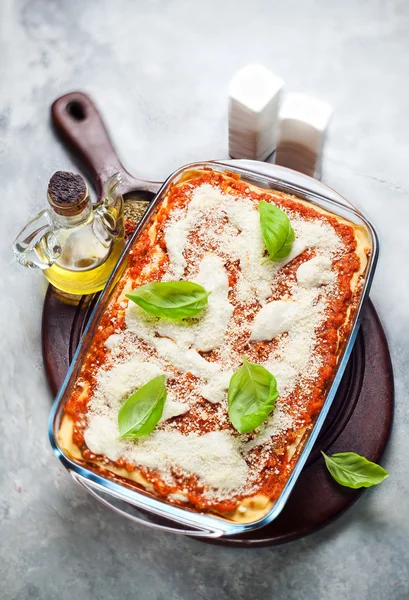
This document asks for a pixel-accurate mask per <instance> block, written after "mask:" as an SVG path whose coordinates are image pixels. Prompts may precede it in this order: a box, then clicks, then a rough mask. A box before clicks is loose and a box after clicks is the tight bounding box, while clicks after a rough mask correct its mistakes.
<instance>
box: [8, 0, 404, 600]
mask: <svg viewBox="0 0 409 600" xmlns="http://www.w3.org/2000/svg"><path fill="white" fill-rule="evenodd" d="M408 27H409V3H408V2H407V0H389V1H388V2H384V1H383V0H382V1H377V0H373V1H371V0H366V1H364V0H362V1H359V2H353V1H352V0H344V1H343V2H339V1H337V0H331V1H329V0H309V1H305V2H302V1H301V0H300V1H298V2H297V1H295V0H288V1H286V2H283V1H273V0H252V2H247V1H244V0H218V1H216V0H207V2H203V3H199V2H194V1H191V2H189V1H188V0H185V1H183V0H173V1H171V0H169V1H165V0H164V1H159V0H156V1H154V0H151V1H147V0H145V1H142V0H135V1H133V2H132V1H125V0H115V2H112V1H109V0H106V1H100V2H94V1H92V0H70V1H69V2H68V1H66V2H64V1H63V0H54V1H52V0H14V1H13V0H0V189H1V195H2V218H1V236H0V246H1V274H2V285H1V289H2V293H1V296H0V302H1V311H0V325H1V334H0V335H1V363H0V369H1V372H0V378H1V379H0V381H1V386H0V388H1V392H0V393H1V397H2V399H1V410H0V431H1V438H0V455H1V470H0V590H1V591H0V597H1V598H2V600H12V599H13V600H17V599H18V600H28V599H30V600H36V599H40V600H49V599H50V600H51V599H53V600H54V599H61V600H71V599H73V598H78V599H79V600H91V599H94V598H98V599H99V600H105V599H106V600H113V599H115V600H116V599H121V600H128V599H131V598H132V599H135V598H136V599H143V600H145V599H146V600H161V599H165V598H166V600H170V599H172V600H177V599H183V600H185V599H186V600H188V599H191V598H192V599H193V598H197V599H208V598H209V599H210V598H217V599H240V600H242V599H245V600H247V599H250V598H257V599H270V598H275V599H278V600H298V599H301V598H306V599H308V600H310V599H311V600H312V599H314V600H338V599H341V598H342V599H346V600H369V599H371V600H389V599H390V600H404V599H407V598H409V580H408V578H409V541H408V540H409V502H408V493H409V483H408V481H409V466H408V465H409V463H408V447H409V443H408V427H409V411H408V397H407V395H408V389H409V375H408V368H407V367H408V362H409V308H408V298H409V274H408V253H409V242H408V240H409V236H408V223H409V201H408V188H409V183H408V164H409V163H408V159H409V141H408V140H409V119H408V96H409V84H408V67H409V64H408V63H409V58H408V57H409V35H408ZM253 61H258V62H261V63H263V64H264V65H265V66H266V67H268V68H270V69H271V70H272V71H274V72H275V73H277V74H278V75H279V76H281V77H282V78H283V79H284V80H285V82H286V89H287V90H292V91H305V92H309V93H311V94H314V95H317V96H319V97H321V98H323V99H324V100H327V101H329V102H330V103H332V104H333V105H334V106H335V108H336V112H335V118H334V120H333V124H332V126H331V132H330V137H329V140H328V145H327V152H326V157H325V164H324V168H325V173H324V181H326V182H327V183H329V184H330V185H332V186H333V187H334V188H336V189H337V190H339V191H340V192H341V193H344V195H346V196H347V197H348V198H350V199H351V200H352V201H353V202H355V203H356V204H357V206H359V207H360V208H361V209H362V210H363V211H364V212H365V213H366V215H367V216H368V217H369V218H370V219H371V220H372V221H373V223H374V225H375V227H376V228H377V230H378V232H379V236H380V241H381V256H380V262H379V268H378V271H377V275H376V279H375V283H374V286H373V292H372V298H373V300H374V302H375V305H376V307H377V309H378V311H379V314H380V316H381V318H382V321H383V324H384V326H385V330H386V334H387V337H388V340H389V343H390V348H391V352H392V358H393V364H394V370H395V377H396V417H395V423H394V430H393V435H392V439H391V443H390V445H389V448H388V451H387V453H386V456H385V458H384V461H383V463H384V464H385V465H386V466H387V468H389V469H390V471H391V477H390V478H389V479H388V480H387V481H386V482H385V483H383V484H382V485H381V486H379V488H374V489H372V490H369V491H368V492H367V493H366V494H365V495H364V496H363V497H362V498H361V500H360V501H359V502H358V503H357V504H356V505H355V506H354V507H353V508H352V509H351V510H350V511H349V512H348V513H347V514H346V515H344V516H343V517H342V518H341V519H339V520H338V521H337V522H335V523H334V524H332V525H330V526H329V527H327V528H325V529H324V530H322V531H321V532H319V533H317V534H315V535H312V536H310V537H308V538H305V539H303V540H300V541H298V542H294V543H292V544H288V545H286V546H283V547H279V548H268V549H262V550H253V551H240V550H231V549H224V548H218V547H212V546H209V545H206V544H200V543H198V542H195V541H192V540H189V539H183V538H180V537H174V536H171V535H166V534H162V533H157V532H152V531H149V530H147V529H145V528H142V527H136V526H133V525H131V524H129V523H128V522H127V521H125V520H123V519H121V518H120V517H118V516H116V515H115V514H113V513H111V512H110V511H108V510H107V509H105V508H103V507H101V506H99V505H98V504H97V503H96V502H95V501H94V500H93V499H91V498H90V497H88V496H87V495H86V494H85V493H84V492H83V491H82V490H80V489H77V487H76V486H75V485H74V484H73V482H72V481H71V479H70V477H69V476H68V475H67V473H66V472H65V471H64V469H63V467H62V466H61V465H60V464H59V463H58V461H57V460H56V459H55V458H54V456H53V455H52V453H51V450H50V447H49V443H48V440H47V416H48V412H49V409H50V405H51V397H50V394H49V391H48V388H47V383H46V380H45V376H44V372H43V365H42V359H41V350H40V320H41V309H42V302H43V298H44V293H45V289H46V286H45V282H44V280H43V279H42V277H41V275H40V274H39V273H36V272H30V271H28V270H24V269H22V268H20V267H19V266H17V265H16V264H15V263H14V262H13V259H12V256H11V252H10V244H11V242H12V239H13V237H14V236H15V234H16V233H17V231H18V230H19V228H20V227H21V226H22V225H23V224H24V223H25V221H26V220H27V218H28V217H29V215H33V214H35V213H36V212H37V211H38V210H39V209H40V208H41V207H43V206H44V202H45V189H46V183H47V180H48V178H49V176H50V175H51V174H52V172H53V171H55V170H56V169H66V168H71V167H72V163H71V161H70V159H69V158H68V156H67V154H66V152H65V151H64V149H63V148H62V147H61V145H60V144H59V143H58V141H57V140H56V139H55V137H54V135H53V133H52V131H51V129H50V127H49V123H48V119H49V106H50V103H51V101H52V100H53V99H54V98H56V97H57V96H59V95H61V94H63V93H65V92H67V91H70V90H74V89H84V90H86V91H87V92H89V93H91V94H92V95H93V96H94V97H95V99H96V100H97V103H98V105H99V107H100V109H101V111H102V112H103V114H104V116H105V117H106V120H107V122H108V124H109V127H110V130H111V133H112V136H113V139H114V141H115V143H116V145H117V147H118V148H119V149H120V150H121V153H122V157H123V159H124V161H125V163H126V164H127V165H128V166H129V168H130V169H131V170H133V171H137V172H138V171H139V172H140V173H145V174H147V175H149V176H150V177H151V178H155V179H161V178H163V177H165V175H166V174H168V173H169V172H170V171H171V170H173V169H174V168H176V167H178V166H180V165H181V164H183V163H186V162H189V161H192V160H195V159H206V158H219V157H225V156H227V154H226V152H227V135H226V85H227V82H228V81H229V79H230V77H231V76H232V75H233V73H234V72H235V71H236V70H237V69H238V68H240V67H241V66H243V65H244V64H246V63H249V62H253ZM365 426H366V424H365V423H362V427H363V428H365Z"/></svg>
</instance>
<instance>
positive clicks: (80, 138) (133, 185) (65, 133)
mask: <svg viewBox="0 0 409 600" xmlns="http://www.w3.org/2000/svg"><path fill="white" fill-rule="evenodd" d="M51 120H52V122H53V125H54V127H55V128H56V130H57V131H58V133H59V134H60V136H61V137H62V139H63V141H64V142H65V143H66V144H67V145H68V146H69V147H70V149H71V151H72V152H73V153H74V154H75V155H76V156H77V158H78V159H79V160H80V162H81V163H82V164H84V165H85V167H86V168H87V170H88V171H89V174H90V175H91V177H92V180H93V183H94V185H95V189H96V191H97V194H98V199H99V200H100V199H101V198H102V193H103V185H104V182H106V181H107V180H108V179H109V178H110V177H111V176H112V175H114V174H115V173H120V175H121V177H122V189H121V191H122V193H124V194H125V193H127V192H130V191H133V190H146V191H149V192H152V193H156V192H157V191H158V189H159V188H160V186H161V184H160V183H157V182H153V181H147V180H144V179H139V178H137V177H134V176H133V175H131V174H130V173H129V172H128V171H127V170H126V169H125V167H124V166H123V165H122V163H121V161H120V160H119V158H118V155H117V153H116V151H115V149H114V147H113V145H112V142H111V140H110V137H109V135H108V132H107V129H106V127H105V125H104V122H103V120H102V118H101V116H100V114H99V112H98V110H97V108H96V106H95V104H94V103H93V101H92V100H91V98H90V97H89V96H87V95H86V94H84V93H83V92H71V93H69V94H65V95H64V96H61V97H60V98H57V100H55V102H53V104H52V106H51Z"/></svg>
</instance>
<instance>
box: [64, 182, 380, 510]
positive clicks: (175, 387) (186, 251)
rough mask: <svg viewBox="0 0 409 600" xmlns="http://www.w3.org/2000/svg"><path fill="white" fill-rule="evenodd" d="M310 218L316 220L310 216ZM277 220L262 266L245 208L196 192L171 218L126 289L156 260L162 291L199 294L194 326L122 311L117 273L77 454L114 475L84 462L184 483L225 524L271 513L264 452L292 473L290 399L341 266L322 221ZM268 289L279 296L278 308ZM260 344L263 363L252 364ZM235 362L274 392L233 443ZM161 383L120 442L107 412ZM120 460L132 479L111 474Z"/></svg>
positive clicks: (253, 217) (310, 378) (249, 205)
mask: <svg viewBox="0 0 409 600" xmlns="http://www.w3.org/2000/svg"><path fill="white" fill-rule="evenodd" d="M250 189H251V190H257V193H262V190H258V189H257V188H254V187H252V186H249V190H250ZM293 200H294V199H293ZM299 202H300V204H305V203H304V202H303V201H299ZM162 206H164V207H166V200H165V201H164V203H163V205H162ZM318 214H327V213H325V211H323V210H322V209H317V215H318ZM289 217H290V219H291V224H292V226H293V228H294V231H295V234H296V239H295V242H294V244H293V247H292V250H291V253H290V255H289V256H288V257H287V258H286V259H283V260H281V261H278V262H271V261H270V262H266V261H265V259H266V250H265V246H264V243H263V240H262V236H261V231H260V223H259V214H258V210H257V204H256V203H255V202H254V201H253V199H251V198H250V197H246V195H242V196H237V195H234V194H232V195H230V194H228V193H225V192H222V191H221V190H220V189H219V188H218V187H214V186H212V185H209V184H208V183H204V184H202V185H200V186H199V187H195V188H193V190H192V191H191V193H190V197H189V202H188V203H187V205H186V206H184V207H183V208H176V209H173V210H172V211H171V212H170V215H169V217H168V218H167V221H166V227H165V230H164V239H165V243H166V250H167V252H166V253H164V251H163V250H162V249H161V248H160V247H159V246H157V245H156V246H155V249H154V250H152V252H151V256H150V262H149V264H146V265H145V266H143V268H142V269H141V271H140V279H139V280H138V279H137V280H136V284H137V285H141V284H142V283H145V282H146V280H144V278H145V277H148V281H149V280H150V279H149V275H150V272H151V269H152V265H156V266H159V265H160V264H161V260H163V257H164V256H165V258H166V257H167V260H168V263H167V266H166V269H165V270H164V272H163V275H162V276H161V279H162V280H163V281H169V280H178V279H182V278H183V279H188V280H191V281H195V282H197V283H200V284H201V285H202V286H203V287H205V288H206V290H207V291H210V292H211V294H210V296H209V300H208V306H207V307H206V309H205V310H204V311H203V312H202V314H201V315H200V316H199V317H197V318H192V319H186V320H184V321H182V322H179V321H171V320H169V319H159V318H156V317H153V316H151V315H148V314H147V313H145V312H144V311H143V310H142V309H141V308H140V307H139V306H137V305H135V304H133V303H132V302H129V301H128V300H127V299H126V297H125V293H126V292H127V291H129V290H130V289H132V287H133V284H132V278H130V276H129V273H128V274H125V277H126V278H128V281H127V283H126V286H125V287H124V288H123V289H122V291H121V292H120V295H119V297H118V299H117V301H118V303H119V304H120V306H121V310H122V311H123V313H124V315H125V318H124V326H123V327H122V328H118V329H116V330H115V332H114V333H112V334H111V335H110V336H109V337H107V339H106V340H105V350H106V353H107V361H106V363H105V364H103V365H101V366H100V367H99V368H97V369H96V374H95V385H94V387H93V389H92V392H91V397H90V400H89V402H88V405H87V411H86V425H85V428H84V441H85V444H86V446H87V448H88V449H89V450H90V451H91V452H92V453H93V454H94V455H97V456H101V457H105V458H106V459H108V460H109V461H111V463H114V464H109V465H108V466H107V465H106V462H104V460H102V462H101V461H99V460H95V463H96V464H100V465H101V466H103V467H104V468H109V470H110V471H112V472H113V473H116V474H119V475H121V476H123V477H126V478H128V479H133V480H134V481H137V482H139V483H142V484H143V485H144V486H145V487H148V488H149V487H150V488H152V484H151V483H149V474H148V472H144V473H143V474H141V473H139V472H138V468H139V469H147V470H148V471H152V472H153V473H155V474H157V475H159V476H160V477H161V480H162V481H163V483H164V484H166V485H169V486H170V487H172V486H174V485H175V477H176V478H177V477H194V481H196V482H197V485H199V487H200V488H201V489H202V488H203V492H201V493H202V496H203V498H204V499H205V500H206V499H207V501H215V502H221V501H223V500H228V499H231V498H232V497H237V498H241V499H239V500H237V501H236V508H235V509H234V511H230V512H227V513H226V515H227V516H228V517H229V518H231V519H233V520H239V521H251V520H254V519H255V518H259V517H260V516H261V515H262V514H264V513H265V512H266V511H267V510H268V509H269V508H270V506H271V500H270V498H269V497H267V496H266V495H264V494H263V493H260V492H259V489H258V484H257V481H258V478H259V477H260V473H261V472H263V469H265V468H266V466H267V465H268V464H270V462H269V461H270V460H271V453H272V452H273V451H274V448H275V444H276V442H275V441H274V440H278V439H280V435H281V434H283V433H285V432H290V433H291V434H292V435H293V437H292V438H291V439H293V441H292V443H291V444H290V445H288V447H287V450H286V456H287V459H286V460H287V461H291V460H292V458H293V456H296V452H297V449H298V448H300V447H301V444H302V443H303V439H304V438H305V433H306V431H307V429H308V428H307V426H306V424H305V421H304V419H305V413H304V412H303V410H304V408H303V405H302V404H300V405H299V407H298V408H297V406H298V405H297V403H295V404H294V402H293V401H291V403H290V402H289V399H290V398H292V394H294V393H295V392H296V391H297V390H301V389H302V390H304V393H305V394H306V397H308V390H309V389H310V386H312V387H313V386H314V385H315V381H316V378H317V374H318V373H319V372H320V369H321V367H322V366H323V359H322V356H321V355H320V354H319V353H317V351H316V348H317V344H319V340H320V337H319V333H318V332H319V330H320V327H321V326H322V324H323V323H324V322H325V318H326V315H327V308H328V306H329V303H331V302H333V301H334V299H336V298H337V289H338V288H337V277H338V275H337V273H338V271H337V270H336V264H337V261H341V260H343V259H344V254H343V253H344V245H343V241H342V239H341V238H340V237H339V236H338V234H337V232H336V230H335V229H334V227H333V226H332V225H331V224H330V222H329V221H328V220H326V219H321V218H316V219H311V218H304V217H303V216H302V215H300V214H298V213H297V212H294V213H293V214H292V213H291V211H290V212H289ZM340 221H342V223H345V224H346V225H347V226H348V227H349V228H353V226H352V225H351V224H350V223H348V222H347V221H345V220H340ZM353 231H355V232H356V231H359V234H358V233H357V234H356V241H357V247H359V250H357V251H356V254H357V255H358V256H359V258H360V268H359V270H358V276H357V277H356V278H355V275H354V278H355V286H358V284H359V281H360V279H359V277H360V275H359V273H360V274H362V272H363V271H364V269H365V265H366V256H367V255H366V254H365V252H366V251H364V250H363V247H365V244H366V246H367V244H368V241H367V239H366V238H365V237H363V236H362V231H361V230H358V229H356V228H353ZM156 234H157V222H156V221H155V220H154V221H153V223H152V225H151V228H150V230H149V237H150V239H151V240H152V242H155V240H156ZM293 261H298V263H299V266H298V267H297V269H296V270H295V272H294V276H293V277H292V278H287V276H284V275H283V273H286V272H287V271H286V270H285V269H286V266H287V265H291V264H292V263H293ZM298 263H297V264H298ZM232 265H235V266H234V268H233V271H232ZM232 273H233V275H234V277H233V279H232V281H230V277H232ZM138 281H140V282H141V283H138ZM351 285H352V284H351ZM276 289H280V290H284V292H282V293H281V296H279V297H278V298H277V297H276V296H275V294H276V292H275V290H276ZM348 316H350V315H349V314H348ZM112 322H113V323H114V322H115V318H114V319H113V321H112ZM344 326H345V324H344ZM338 335H339V333H338ZM260 344H261V346H260V348H263V351H262V353H261V355H260V358H259V359H257V353H258V352H259V350H258V348H259V346H258V345H260ZM267 350H268V351H267ZM243 353H244V354H245V355H246V356H247V357H248V358H249V359H250V360H252V359H253V361H254V362H259V363H261V364H263V365H264V366H265V367H266V368H267V369H268V370H269V371H270V372H271V373H273V374H274V376H275V377H276V380H277V386H278V390H279V392H280V396H279V399H278V400H277V402H276V407H275V409H274V411H273V413H272V414H271V415H270V417H269V418H268V419H267V420H266V422H265V423H264V424H263V425H262V426H261V427H259V428H258V429H257V430H256V431H255V432H253V433H252V434H250V435H247V434H246V435H240V434H237V432H235V431H234V430H233V428H232V427H231V425H230V423H229V421H228V418H227V389H228V386H229V381H230V378H231V376H232V374H233V373H234V371H235V370H236V369H237V368H238V367H239V366H240V365H241V361H242V355H243ZM162 373H164V374H165V375H166V378H167V388H168V393H167V400H166V404H165V408H164V413H163V415H162V419H161V421H160V423H159V424H158V425H157V427H156V429H155V430H154V432H152V434H150V435H149V436H147V437H146V438H143V439H137V440H131V441H129V440H126V441H125V440H119V439H118V437H119V431H118V425H117V415H118V410H119V408H120V406H121V405H122V403H123V402H124V400H125V399H126V398H127V397H128V396H129V395H130V394H132V393H133V392H134V391H136V390H137V389H138V388H139V387H141V386H142V385H144V384H145V383H147V382H148V381H149V380H150V379H152V378H153V377H156V376H157V375H159V374H162ZM180 382H183V383H180ZM78 385H79V386H80V385H83V386H84V388H83V393H84V394H85V395H86V394H89V393H90V391H89V385H88V384H87V383H86V382H85V383H82V382H81V380H80V381H79V383H78ZM312 387H311V389H312ZM297 393H298V394H299V393H300V392H299V391H298V392H297ZM189 415H194V416H193V417H190V416H189ZM209 419H212V420H211V421H210V420H209ZM198 421H199V422H201V423H203V424H204V425H203V427H204V430H203V431H200V430H198V429H197V426H196V427H194V425H195V423H197V422H198ZM63 423H64V426H63V427H61V430H60V438H61V440H62V441H63V444H64V447H65V448H67V449H68V448H69V449H70V452H71V454H72V453H73V452H74V451H75V450H73V444H72V439H71V441H70V440H69V439H68V438H69V437H70V432H71V438H72V431H73V430H72V425H71V429H70V426H69V425H67V418H65V419H64V421H63ZM191 424H192V425H191ZM208 424H209V425H208ZM210 424H211V425H210ZM74 447H75V445H74ZM76 452H77V455H78V451H76ZM121 461H123V462H124V463H126V464H128V465H133V467H134V468H135V470H134V471H130V470H129V469H128V470H126V469H124V468H123V467H120V466H118V465H117V463H121ZM121 464H122V463H121ZM269 468H270V467H269ZM272 473H274V469H273V470H272ZM277 473H278V470H277ZM146 478H148V479H146ZM186 493H187V492H185V491H183V489H180V490H179V491H177V492H175V491H174V492H172V493H170V494H169V495H168V497H169V498H170V499H171V500H172V501H175V502H186V501H187V499H188V495H186Z"/></svg>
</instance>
